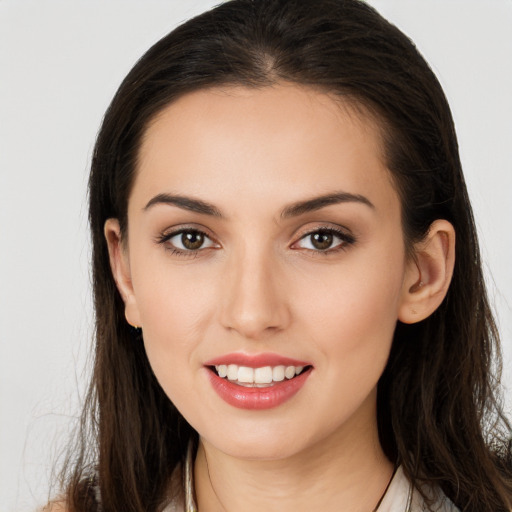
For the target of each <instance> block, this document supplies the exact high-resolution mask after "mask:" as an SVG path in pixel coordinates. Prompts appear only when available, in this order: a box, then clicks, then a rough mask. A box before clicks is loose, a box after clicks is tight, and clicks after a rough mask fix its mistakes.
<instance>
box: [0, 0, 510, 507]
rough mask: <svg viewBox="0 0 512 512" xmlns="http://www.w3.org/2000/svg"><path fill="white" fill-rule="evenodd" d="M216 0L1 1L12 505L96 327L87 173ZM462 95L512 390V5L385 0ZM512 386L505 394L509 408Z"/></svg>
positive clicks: (30, 501)
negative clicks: (98, 148) (118, 120)
mask: <svg viewBox="0 0 512 512" xmlns="http://www.w3.org/2000/svg"><path fill="white" fill-rule="evenodd" d="M216 3H218V2H217V1H216V0H188V1H185V0H183V1H177V0H174V1H172V0H167V1H163V0H162V1H156V0H149V1H148V0H145V1H142V0H139V1H126V0H124V1H122V2H121V1H107V0H88V1H83V0H82V1H74V2H70V1H69V0H62V1H60V2H59V1H56V0H51V1H50V0H32V1H28V0H26V1H25V0H0V337H1V338H0V510H1V511H11V510H19V511H29V510H34V509H35V507H36V504H38V503H39V504H40V503H41V502H42V501H44V499H45V496H46V493H47V490H48V479H49V476H50V474H51V469H52V464H53V462H54V461H55V458H56V457H57V455H58V454H59V452H60V451H61V450H62V448H63V447H64V446H65V441H66V436H67V433H68V431H69V428H70V424H71V423H70V418H71V417H72V416H73V415H75V414H76V411H77V410H78V407H79V406H78V404H79V399H80V395H81V393H82V391H83V388H84V382H85V375H86V373H87V372H85V373H84V368H86V354H87V351H88V347H89V343H90V337H91V318H92V314H91V300H90V287H89V269H88V266H89V265H88V264H89V243H88V234H87V212H86V198H85V189H86V180H87V172H88V167H89V162H90V155H91V149H92V146H93V142H94V137H95V134H96V131H97V129H98V126H99V124H100V120H101V118H102V115H103V112H104V110H105V109H106V107H107V105H108V103H109V101H110V98H111V97H112V95H113V93H114V91H115V89H116V87H117V85H118V84H119V83H120V81H121V79H122V78H123V77H124V75H125V74H126V73H127V72H128V70H129V69H130V67H131V66H132V65H133V63H134V62H135V60H136V59H137V58H138V57H139V56H140V55H141V54H142V53H143V52H144V51H145V50H146V49H147V48H148V47H149V46H150V45H151V44H152V43H154V42H156V41H157V40H158V39H159V38H160V37H161V36H163V35H164V34H166V33H167V32H168V31H169V30H170V29H171V28H173V27H174V26H175V25H176V24H177V23H179V22H180V21H183V20H184V19H186V18H188V17H190V16H191V15H193V14H196V13H198V12H201V11H202V10H204V9H206V8H208V7H210V6H212V5H214V4H216ZM370 3H371V4H374V5H375V6H376V7H377V8H379V9H380V10H381V12H382V13H383V14H384V15H385V16H387V17H388V18H389V19H390V20H392V21H393V22H395V23H396V24H397V25H398V26H399V27H400V28H401V29H402V30H404V31H405V32H406V33H407V34H408V35H410V36H411V37H412V38H413V40H414V41H415V42H416V43H417V45H418V47H419V49H420V50H421V51H422V52H423V54H424V55H425V56H426V58H427V60H428V61H429V62H430V63H431V65H432V66H433V68H434V70H435V72H436V73H437V75H438V76H439V78H440V80H441V82H442V84H443V86H444V87H445V91H446V93H447V95H448V98H449V101H450V103H451V105H452V109H453V112H454V116H455V120H456V125H457V128H458V134H459V140H460V147H461V153H462V160H463V164H464V168H465V172H466V177H467V181H468V187H469V191H470V195H471V197H472V200H473V204H474V208H475V213H476V218H477V223H478V226H479V230H480V236H481V242H482V246H483V254H484V259H485V264H486V268H487V270H488V276H489V287H490V292H491V299H492V301H493V302H494V304H495V308H496V311H497V314H498V317H499V325H500V331H501V334H502V337H503V342H504V350H505V362H506V364H505V370H504V374H505V375H504V378H505V383H506V384H507V386H508V388H509V389H510V390H512V378H511V373H512V372H511V369H512V308H511V305H512V291H511V290H512V270H511V268H512V265H511V264H510V262H511V257H512V229H511V228H512V221H511V219H512V206H511V204H512V203H511V200H510V196H511V192H512V151H511V147H510V146H511V145H512V93H511V91H512V64H511V63H512V1H511V0H428V1H427V0H374V1H371V2H370ZM511 395H512V393H511V392H510V391H509V392H508V393H507V403H508V406H509V409H510V405H511V404H512V396H511Z"/></svg>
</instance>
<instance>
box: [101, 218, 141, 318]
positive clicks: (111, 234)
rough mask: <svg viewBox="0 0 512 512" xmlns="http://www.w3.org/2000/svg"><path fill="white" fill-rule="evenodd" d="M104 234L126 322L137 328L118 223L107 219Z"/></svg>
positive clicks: (127, 258) (134, 302)
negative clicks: (123, 306)
mask: <svg viewBox="0 0 512 512" xmlns="http://www.w3.org/2000/svg"><path fill="white" fill-rule="evenodd" d="M104 234H105V238H106V240H107V246H108V253H109V258H110V268H111V270H112V275H113V277H114V281H115V282H116V286H117V289H118V290H119V293H120V295H121V297H122V298H123V301H124V305H125V317H126V320H127V322H128V323H129V324H130V325H132V326H134V327H139V326H140V325H141V321H140V313H139V309H138V307H137V300H136V297H135V293H134V290H133V284H132V279H131V272H130V261H129V256H128V251H127V249H126V247H124V246H123V241H122V237H121V228H120V226H119V221H118V220H117V219H107V221H106V222H105V226H104Z"/></svg>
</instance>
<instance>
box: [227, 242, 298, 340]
mask: <svg viewBox="0 0 512 512" xmlns="http://www.w3.org/2000/svg"><path fill="white" fill-rule="evenodd" d="M281 284H282V283H281V280H280V271H279V264H278V261H277V258H276V257H275V255H274V254H273V251H272V250H271V249H269V248H268V247H264V246H257V247H256V246H253V245H250V244H249V243H244V244H240V246H239V247H238V248H237V249H236V250H235V251H233V254H231V257H230V258H229V261H228V263H227V268H226V276H225V281H224V286H223V292H222V293H223V295H224V300H223V301H222V304H223V310H222V323H223V324H224V326H225V327H226V328H228V329H232V330H236V331H237V332H238V333H239V334H240V335H242V336H243V337H245V338H249V339H257V338H260V337H262V336H264V335H265V334H267V333H269V332H270V331H276V330H280V329H282V328H283V327H284V326H285V325H286V323H287V321H288V316H289V314H288V308H287V304H286V300H285V296H284V294H283V293H282V290H281V289H280V285H281Z"/></svg>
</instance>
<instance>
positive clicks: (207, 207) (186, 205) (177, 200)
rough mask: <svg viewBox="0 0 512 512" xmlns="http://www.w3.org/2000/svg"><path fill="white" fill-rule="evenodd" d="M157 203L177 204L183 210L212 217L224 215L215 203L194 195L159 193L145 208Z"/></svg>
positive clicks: (147, 208)
mask: <svg viewBox="0 0 512 512" xmlns="http://www.w3.org/2000/svg"><path fill="white" fill-rule="evenodd" d="M157 204H168V205H171V206H177V207H178V208H181V209H183V210H188V211H191V212H196V213H202V214H203V215H211V216H212V217H222V216H223V215H222V213H221V212H220V210H219V209H218V208H217V207H216V206H214V205H213V204H210V203H207V202H206V201H202V200H201V199H194V198H192V197H186V196H180V195H173V194H158V195H156V196H155V197H153V198H152V199H151V200H150V201H149V202H148V204H147V205H146V206H145V207H144V210H149V208H151V207H152V206H155V205H157Z"/></svg>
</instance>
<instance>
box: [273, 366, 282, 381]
mask: <svg viewBox="0 0 512 512" xmlns="http://www.w3.org/2000/svg"><path fill="white" fill-rule="evenodd" d="M272 380H273V381H275V382H281V381H282V380H284V366H274V368H272Z"/></svg>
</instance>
